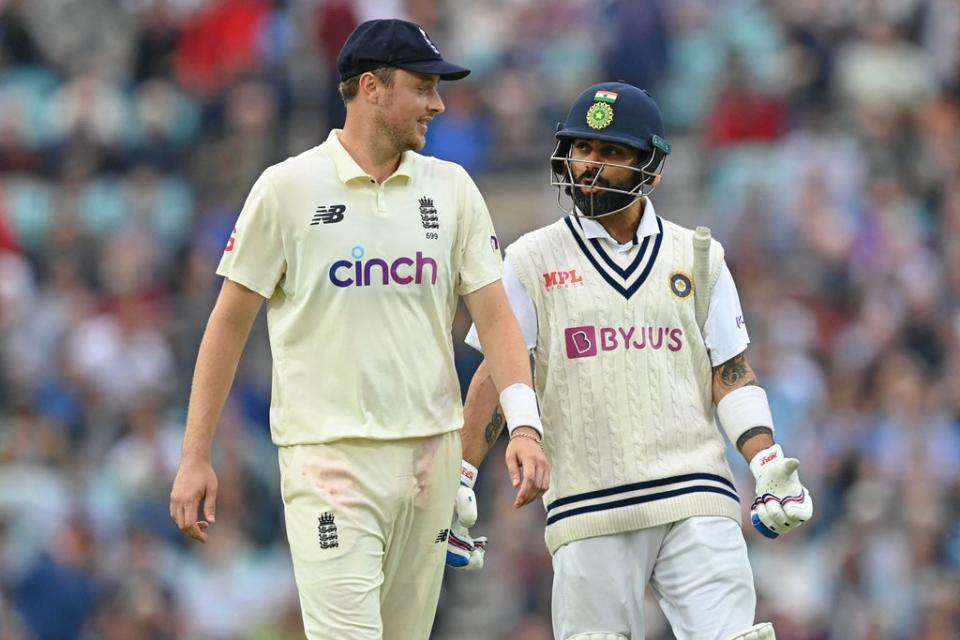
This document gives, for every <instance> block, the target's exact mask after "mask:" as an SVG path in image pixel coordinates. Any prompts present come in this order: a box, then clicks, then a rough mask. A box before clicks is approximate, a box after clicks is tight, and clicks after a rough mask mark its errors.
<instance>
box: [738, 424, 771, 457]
mask: <svg viewBox="0 0 960 640" xmlns="http://www.w3.org/2000/svg"><path fill="white" fill-rule="evenodd" d="M763 434H767V435H768V436H772V435H773V431H771V430H770V428H769V427H754V428H752V429H747V430H746V431H744V432H743V433H741V434H740V437H739V438H737V451H740V450H742V449H743V445H745V444H747V440H749V439H750V438H752V437H753V436H759V435H763Z"/></svg>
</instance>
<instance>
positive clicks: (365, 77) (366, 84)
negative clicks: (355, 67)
mask: <svg viewBox="0 0 960 640" xmlns="http://www.w3.org/2000/svg"><path fill="white" fill-rule="evenodd" d="M382 90H383V85H382V84H381V83H380V81H379V80H377V76H375V75H373V73H371V72H369V71H367V72H365V73H363V74H361V75H360V80H359V85H358V91H357V93H359V94H360V95H362V96H363V97H364V99H366V101H367V102H369V103H371V104H380V95H381V92H382Z"/></svg>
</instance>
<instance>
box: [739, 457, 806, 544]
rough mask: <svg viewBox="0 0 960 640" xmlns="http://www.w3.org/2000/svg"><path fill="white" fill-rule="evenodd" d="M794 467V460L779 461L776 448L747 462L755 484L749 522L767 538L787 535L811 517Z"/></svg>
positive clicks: (795, 465)
mask: <svg viewBox="0 0 960 640" xmlns="http://www.w3.org/2000/svg"><path fill="white" fill-rule="evenodd" d="M798 466H800V461H799V460H797V459H796V458H784V457H783V449H781V448H780V445H778V444H775V445H773V446H772V447H769V448H767V449H764V450H763V451H760V452H759V453H757V454H756V455H755V456H753V460H751V461H750V471H752V472H753V477H754V478H756V480H757V499H756V500H754V501H753V508H752V509H751V510H750V520H751V521H752V522H753V526H754V527H755V528H756V529H757V531H759V532H760V533H761V534H763V535H764V536H766V537H768V538H777V537H779V536H780V535H781V534H784V533H788V532H789V531H791V530H793V529H795V528H797V527H799V526H800V525H802V524H803V523H804V522H806V521H807V520H809V519H810V517H811V516H812V515H813V498H812V497H810V492H809V491H807V490H806V489H805V488H804V487H803V485H802V484H800V477H799V476H798V475H797V467H798Z"/></svg>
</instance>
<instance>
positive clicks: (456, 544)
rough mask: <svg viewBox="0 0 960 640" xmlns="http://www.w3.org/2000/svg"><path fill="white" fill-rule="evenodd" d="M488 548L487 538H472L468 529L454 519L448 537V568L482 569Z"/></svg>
mask: <svg viewBox="0 0 960 640" xmlns="http://www.w3.org/2000/svg"><path fill="white" fill-rule="evenodd" d="M486 546H487V538H486V537H485V536H480V537H478V538H476V539H474V538H472V537H470V533H469V532H468V531H467V529H466V528H465V527H462V526H460V524H459V523H458V522H457V521H456V518H454V522H453V524H452V525H451V527H450V533H449V534H448V535H447V566H448V567H451V568H453V569H467V570H471V569H482V568H483V554H484V553H485V551H486Z"/></svg>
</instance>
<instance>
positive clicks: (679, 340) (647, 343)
mask: <svg viewBox="0 0 960 640" xmlns="http://www.w3.org/2000/svg"><path fill="white" fill-rule="evenodd" d="M563 337H564V341H565V342H566V346H567V357H568V358H570V359H571V360H572V359H576V358H592V357H594V356H597V355H598V354H600V353H607V352H610V351H619V350H621V349H622V350H624V351H630V350H631V349H632V350H634V351H642V350H644V349H647V350H650V351H659V350H661V349H663V348H664V347H666V348H667V350H668V351H672V352H674V353H675V352H677V351H680V350H681V349H683V329H680V328H679V327H595V326H593V325H584V326H581V327H569V328H567V329H565V330H564V332H563Z"/></svg>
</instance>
